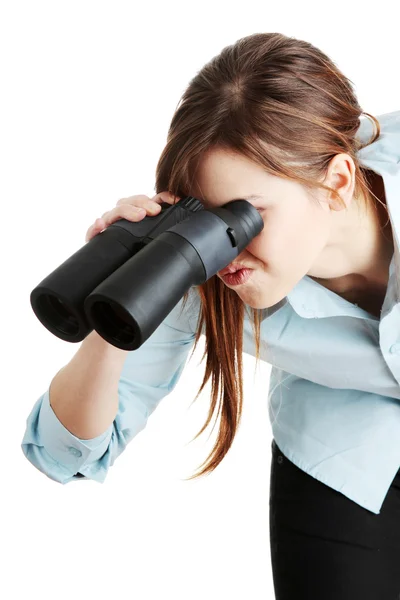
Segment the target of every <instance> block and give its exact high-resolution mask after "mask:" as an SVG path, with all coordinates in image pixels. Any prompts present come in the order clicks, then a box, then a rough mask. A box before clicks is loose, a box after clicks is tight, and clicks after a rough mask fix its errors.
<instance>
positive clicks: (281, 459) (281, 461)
mask: <svg viewBox="0 0 400 600" xmlns="http://www.w3.org/2000/svg"><path fill="white" fill-rule="evenodd" d="M278 463H279V464H280V465H281V464H282V463H283V456H281V455H279V456H278Z"/></svg>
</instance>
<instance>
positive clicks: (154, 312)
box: [30, 196, 264, 350]
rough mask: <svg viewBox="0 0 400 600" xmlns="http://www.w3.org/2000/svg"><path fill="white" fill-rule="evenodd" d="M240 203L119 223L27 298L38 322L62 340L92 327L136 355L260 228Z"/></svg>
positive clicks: (190, 206) (178, 207) (188, 203)
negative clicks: (184, 299) (187, 295)
mask: <svg viewBox="0 0 400 600" xmlns="http://www.w3.org/2000/svg"><path fill="white" fill-rule="evenodd" d="M263 227H264V223H263V220H262V218H261V216H260V214H259V213H258V212H257V210H256V209H255V208H254V207H253V206H252V205H251V204H250V203H249V202H248V201H247V200H234V201H232V202H228V203H227V204H224V205H223V206H221V207H218V208H214V209H212V210H206V209H205V208H204V207H203V205H202V204H201V202H200V201H199V200H197V199H196V198H194V197H193V196H186V197H185V198H183V199H181V200H180V201H179V202H177V203H176V204H173V205H171V204H168V203H166V202H162V203H161V211H160V212H159V214H158V215H156V216H154V217H149V216H146V217H145V218H144V219H142V220H141V221H138V222H132V221H128V220H127V219H120V220H118V221H116V222H115V223H113V224H112V225H110V226H109V227H107V228H106V229H105V230H103V231H102V232H101V233H99V234H97V235H96V236H95V237H93V238H92V239H91V240H90V241H89V242H87V243H86V244H85V245H84V246H82V248H80V249H79V250H78V251H77V252H75V253H74V254H73V255H72V256H70V258H68V259H67V260H66V261H65V262H63V263H62V264H61V265H60V266H59V267H57V268H56V269H55V270H54V271H53V272H52V273H50V275H48V276H47V277H46V278H45V279H43V281H41V283H39V285H37V286H36V287H35V288H34V289H33V290H32V292H31V295H30V301H31V306H32V309H33V311H34V313H35V315H36V316H37V318H38V319H39V321H40V322H41V323H42V324H43V325H44V326H45V327H46V328H47V329H48V330H49V331H50V332H51V333H53V334H54V335H55V336H57V337H58V338H60V339H61V340H65V341H66V342H81V341H82V340H83V339H84V338H85V337H86V336H87V335H88V334H89V333H90V332H91V331H92V330H93V329H95V330H96V331H97V333H98V334H99V335H100V336H101V337H102V338H103V339H104V340H106V341H107V342H109V343H110V344H112V345H113V346H115V347H117V348H120V349H121V350H136V349H137V348H140V346H141V345H142V344H143V343H144V342H145V341H146V340H147V339H148V338H149V337H150V336H151V334H152V333H153V332H154V331H155V330H156V329H157V327H158V326H159V325H160V323H161V322H162V321H163V320H164V319H165V317H166V316H167V315H168V314H169V313H170V312H171V310H172V309H173V308H174V306H176V304H177V303H178V302H179V300H181V298H182V297H183V295H184V294H185V293H186V292H187V291H188V290H189V288H190V287H191V286H193V285H199V284H201V283H204V282H205V281H207V280H208V279H210V277H212V276H213V275H215V274H216V273H217V272H218V271H220V270H221V269H224V268H225V267H226V266H228V265H229V264H230V263H231V262H232V261H233V260H234V259H235V258H236V256H237V255H238V254H239V253H240V252H242V250H243V249H244V248H245V247H246V246H247V245H248V244H249V243H250V242H251V240H252V239H253V238H254V237H255V236H257V235H258V234H259V233H260V232H261V231H262V229H263Z"/></svg>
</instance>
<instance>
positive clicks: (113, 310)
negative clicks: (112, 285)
mask: <svg viewBox="0 0 400 600" xmlns="http://www.w3.org/2000/svg"><path fill="white" fill-rule="evenodd" d="M92 316H93V319H94V320H95V322H96V323H97V331H98V333H101V335H102V336H104V339H106V340H108V341H110V343H112V342H111V341H112V340H114V341H117V342H123V343H124V344H127V343H130V342H132V340H133V339H134V338H135V332H134V329H133V327H132V325H131V324H130V323H129V322H128V320H127V315H126V314H125V311H124V310H123V309H122V308H121V307H120V306H118V305H115V304H114V303H113V304H112V305H111V303H109V302H101V301H97V302H95V303H94V304H93V306H92Z"/></svg>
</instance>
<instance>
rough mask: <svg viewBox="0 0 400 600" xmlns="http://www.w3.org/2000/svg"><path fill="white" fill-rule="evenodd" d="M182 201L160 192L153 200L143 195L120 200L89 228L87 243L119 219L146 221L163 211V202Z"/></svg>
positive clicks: (173, 202) (86, 237)
mask: <svg viewBox="0 0 400 600" xmlns="http://www.w3.org/2000/svg"><path fill="white" fill-rule="evenodd" d="M180 199H181V198H179V197H175V196H173V195H172V194H170V192H160V193H159V194H156V195H155V196H153V198H149V196H145V195H143V194H138V195H136V196H129V197H128V198H121V199H120V200H118V202H117V205H116V207H115V208H113V209H111V210H109V211H107V212H105V213H104V214H103V215H102V216H101V217H100V218H99V219H96V220H95V222H94V223H93V225H91V226H90V227H89V229H88V230H87V232H86V236H85V241H86V242H89V241H90V240H91V239H92V238H93V237H94V236H95V235H97V234H98V233H100V232H101V231H103V230H104V229H106V228H107V227H108V226H109V225H111V224H112V223H115V221H118V220H119V219H127V220H129V221H133V222H137V221H141V220H142V219H144V217H146V216H147V215H148V216H150V217H154V216H155V215H158V213H159V212H160V211H161V206H160V204H161V202H168V204H175V203H176V202H178V201H179V200H180Z"/></svg>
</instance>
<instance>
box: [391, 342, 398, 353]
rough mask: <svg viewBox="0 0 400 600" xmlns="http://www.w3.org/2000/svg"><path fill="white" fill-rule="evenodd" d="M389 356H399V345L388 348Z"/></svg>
mask: <svg viewBox="0 0 400 600" xmlns="http://www.w3.org/2000/svg"><path fill="white" fill-rule="evenodd" d="M390 352H391V354H400V344H393V345H392V346H390Z"/></svg>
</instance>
